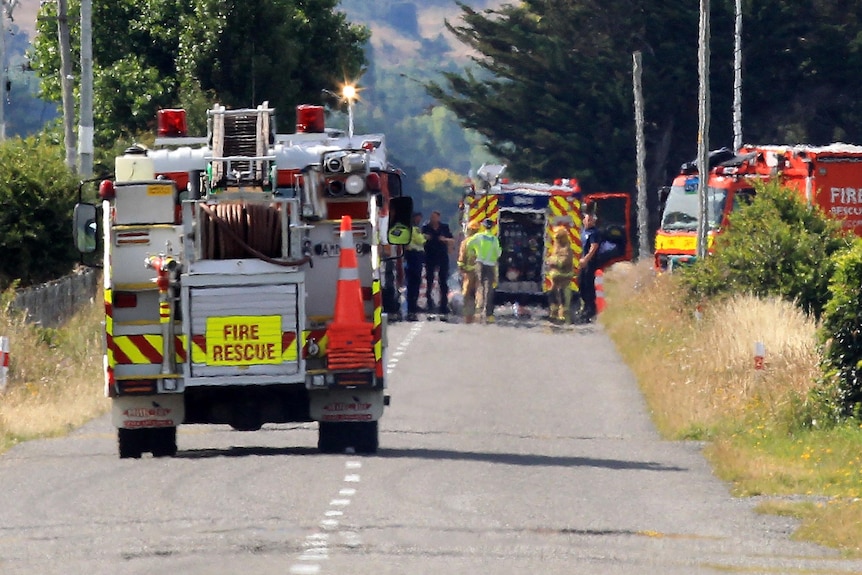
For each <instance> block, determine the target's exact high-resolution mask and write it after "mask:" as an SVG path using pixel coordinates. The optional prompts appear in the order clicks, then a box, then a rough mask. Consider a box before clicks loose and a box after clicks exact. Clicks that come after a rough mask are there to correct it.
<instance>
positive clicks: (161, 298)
mask: <svg viewBox="0 0 862 575" xmlns="http://www.w3.org/2000/svg"><path fill="white" fill-rule="evenodd" d="M274 119H275V113H274V110H273V109H271V108H269V107H268V106H267V105H266V104H264V105H263V106H260V107H258V108H256V109H241V110H227V109H225V108H223V107H221V106H215V107H213V109H212V110H210V111H209V112H208V118H207V122H208V136H207V138H206V139H203V138H189V137H187V136H186V135H185V124H186V122H185V113H184V111H182V110H163V111H160V113H159V134H160V137H159V138H157V140H156V144H157V146H156V147H155V149H153V150H152V151H147V150H144V149H138V148H130V149H129V150H127V151H126V153H125V154H124V155H122V156H121V157H118V158H117V159H116V173H115V177H114V179H113V180H106V181H102V182H101V183H100V185H99V197H100V199H101V206H97V205H95V204H88V203H83V202H81V203H79V204H78V206H77V207H76V209H75V222H74V224H75V225H74V230H75V242H76V245H77V247H78V249H79V250H80V251H82V252H84V253H87V252H95V251H96V250H97V249H98V246H99V245H101V246H103V250H104V251H103V263H104V267H105V274H104V277H105V280H104V293H105V335H106V351H105V358H104V363H105V386H106V393H107V395H108V396H109V397H111V398H112V400H113V401H112V405H113V406H112V412H113V422H114V425H115V426H116V427H117V428H118V440H119V454H120V457H123V458H126V457H135V458H137V457H140V456H141V454H142V453H146V452H149V453H152V454H153V455H154V456H157V457H158V456H173V455H175V454H176V452H177V441H176V436H177V426H178V425H180V424H184V423H186V424H192V423H209V424H228V425H230V426H232V427H233V428H234V429H237V430H256V429H260V428H261V426H262V425H263V424H265V423H284V422H308V421H316V422H319V436H318V447H319V448H320V450H321V451H324V452H339V451H344V450H345V449H348V448H353V449H354V450H355V451H356V452H364V453H371V452H374V451H375V450H376V449H377V446H378V420H379V419H380V417H381V416H382V414H383V411H384V406H385V405H388V404H389V396H388V395H387V393H386V378H385V371H384V368H383V365H384V354H385V348H386V316H385V314H384V313H383V295H382V293H383V292H384V291H385V290H386V289H391V290H392V291H394V286H383V285H381V283H382V280H383V278H382V277H381V275H382V274H381V268H382V266H383V265H385V263H386V262H387V261H391V260H392V259H394V258H396V257H399V255H400V249H401V248H400V247H399V246H401V245H404V244H405V243H407V242H409V238H410V229H411V228H410V215H411V211H412V202H411V200H410V198H409V197H404V196H402V190H401V178H400V172H399V171H398V170H397V169H395V168H394V167H393V166H391V165H390V164H389V163H388V161H387V158H386V144H385V139H384V136H383V135H380V134H374V135H355V134H353V133H352V121H351V128H350V130H349V132H348V133H346V134H345V133H344V132H343V131H337V130H332V129H328V128H326V127H325V126H324V121H323V120H324V111H323V108H321V107H318V106H299V107H298V109H297V129H296V132H295V133H293V134H277V133H276V132H275V128H274V126H275V123H274ZM351 120H352V116H351ZM99 212H101V216H99ZM99 227H101V231H102V233H101V236H100V237H101V239H100V237H99V235H98V231H97V230H98V228H99ZM342 252H344V253H342ZM354 255H355V257H354ZM346 256H350V258H347V257H346ZM345 262H348V263H349V264H350V266H351V267H350V269H347V266H346V264H345ZM350 262H352V263H350ZM354 266H355V267H354ZM357 278H358V280H357ZM342 288H344V289H345V290H346V291H345V293H348V294H350V295H349V296H346V295H343V294H342ZM354 288H355V293H354V292H351V290H354ZM339 314H341V315H342V316H345V315H350V316H351V317H350V319H349V320H348V319H345V317H341V318H340V319H339V317H338V316H339ZM336 324H338V325H339V326H340V327H344V328H349V329H344V330H341V331H339V332H338V333H335V331H334V330H335V327H336Z"/></svg>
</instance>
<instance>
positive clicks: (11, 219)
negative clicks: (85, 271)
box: [0, 137, 78, 290]
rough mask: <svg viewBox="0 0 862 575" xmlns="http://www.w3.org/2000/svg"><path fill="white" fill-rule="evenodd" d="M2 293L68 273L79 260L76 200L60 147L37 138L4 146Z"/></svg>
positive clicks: (0, 185) (0, 199) (0, 221)
mask: <svg viewBox="0 0 862 575" xmlns="http://www.w3.org/2000/svg"><path fill="white" fill-rule="evenodd" d="M0 166H3V178H2V180H0V253H2V254H3V257H2V258H0V290H2V289H5V288H6V287H7V286H8V285H9V284H10V282H11V281H12V280H15V279H20V280H21V285H22V286H27V285H30V284H34V283H39V282H44V281H48V280H52V279H55V278H57V277H59V276H62V275H63V274H65V273H68V272H69V271H70V270H71V269H72V266H73V265H74V263H75V261H76V259H77V255H78V254H77V252H75V248H74V244H73V242H72V240H71V234H70V227H69V222H70V221H71V219H72V207H73V206H74V205H75V199H76V198H77V186H76V181H75V178H74V176H73V175H72V173H71V172H69V170H67V169H66V166H65V164H64V163H63V151H62V149H61V148H60V147H58V146H56V145H53V144H50V143H46V142H44V141H41V140H39V139H37V138H33V137H31V138H28V139H26V140H22V139H21V138H13V139H10V140H7V141H6V142H4V143H3V144H2V145H0Z"/></svg>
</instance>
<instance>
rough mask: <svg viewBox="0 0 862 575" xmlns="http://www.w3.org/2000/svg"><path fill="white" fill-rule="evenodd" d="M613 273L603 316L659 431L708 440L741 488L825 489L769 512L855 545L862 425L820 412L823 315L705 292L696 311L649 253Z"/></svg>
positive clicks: (829, 540)
mask: <svg viewBox="0 0 862 575" xmlns="http://www.w3.org/2000/svg"><path fill="white" fill-rule="evenodd" d="M606 277H607V281H606V282H605V289H606V292H607V298H608V310H607V311H606V312H605V313H604V314H602V323H603V324H604V325H605V328H606V331H607V332H608V333H609V334H610V336H611V337H612V338H613V339H614V341H615V343H616V344H617V348H618V349H619V351H620V353H621V354H622V356H623V358H624V359H625V360H626V362H627V364H628V365H629V366H630V368H631V369H632V370H633V371H634V373H635V375H636V376H637V378H638V382H639V384H640V386H641V389H642V391H643V393H644V396H645V397H646V400H647V403H648V405H649V406H650V409H651V410H652V414H653V416H654V421H655V422H656V425H657V426H658V427H659V429H660V431H661V432H662V433H663V434H664V435H665V436H666V437H671V438H697V439H709V440H711V441H710V443H709V444H708V445H707V447H706V449H705V454H706V456H707V458H708V459H709V460H710V462H711V463H712V464H713V467H714V468H715V471H716V474H717V475H718V476H719V477H721V478H722V479H724V480H726V481H729V482H730V483H731V486H732V489H733V491H734V493H735V494H737V495H740V496H749V495H780V496H787V495H797V496H802V497H815V498H821V499H822V498H826V499H828V500H829V501H830V503H828V504H826V503H824V504H818V503H816V502H813V503H806V504H799V503H787V502H781V503H780V505H777V506H776V505H765V506H763V511H764V512H782V513H784V512H787V513H791V512H792V513H794V514H796V515H794V516H798V517H799V518H800V520H801V526H800V529H799V532H798V533H797V536H798V537H800V538H804V539H807V540H813V541H817V542H818V543H822V544H825V545H831V546H834V547H838V548H840V549H842V550H844V551H846V552H848V553H858V552H859V550H860V549H862V502H860V501H859V498H860V497H862V455H860V449H859V445H860V444H862V426H860V425H859V422H854V421H851V422H847V423H845V424H843V425H839V426H838V427H828V428H824V427H823V426H822V425H820V424H818V422H817V421H816V415H813V414H816V413H817V411H816V409H813V407H816V404H813V403H812V400H811V399H810V397H811V396H810V394H809V391H810V390H812V389H813V388H814V387H815V385H816V383H815V382H816V379H817V377H818V375H819V370H818V362H819V355H818V347H817V339H816V330H817V326H816V325H815V323H814V322H813V321H812V320H811V319H810V318H808V317H807V316H805V315H804V314H802V313H800V312H799V311H798V309H797V308H796V307H795V306H793V305H792V304H790V303H788V302H785V301H781V300H777V299H764V300H761V299H757V298H753V297H749V296H737V297H733V298H730V299H726V300H721V301H713V302H708V303H706V304H705V305H704V307H703V309H702V310H701V313H700V314H699V315H700V319H697V315H696V314H695V309H693V307H694V306H692V305H690V304H685V303H683V302H684V298H683V295H684V294H683V293H682V291H681V289H680V288H679V286H678V283H677V281H676V279H675V278H674V277H672V276H669V275H662V276H656V275H655V274H654V273H653V271H652V270H651V269H650V267H649V266H648V265H646V264H645V265H638V266H631V265H628V266H619V265H618V266H615V268H614V269H613V270H611V272H610V273H608V274H607V276H606ZM757 341H761V342H763V343H764V345H765V348H766V356H765V357H766V366H765V369H764V370H762V371H761V370H755V369H754V344H755V342H757ZM779 507H780V509H779Z"/></svg>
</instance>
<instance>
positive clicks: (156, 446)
mask: <svg viewBox="0 0 862 575" xmlns="http://www.w3.org/2000/svg"><path fill="white" fill-rule="evenodd" d="M149 432H150V448H151V449H152V451H153V457H173V456H174V455H176V454H177V428H176V427H162V428H159V429H150V430H149Z"/></svg>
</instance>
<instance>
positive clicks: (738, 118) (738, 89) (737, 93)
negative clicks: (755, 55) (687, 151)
mask: <svg viewBox="0 0 862 575" xmlns="http://www.w3.org/2000/svg"><path fill="white" fill-rule="evenodd" d="M733 37H734V42H733V151H734V152H738V151H739V149H740V148H741V147H742V0H736V25H735V26H734V34H733Z"/></svg>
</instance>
